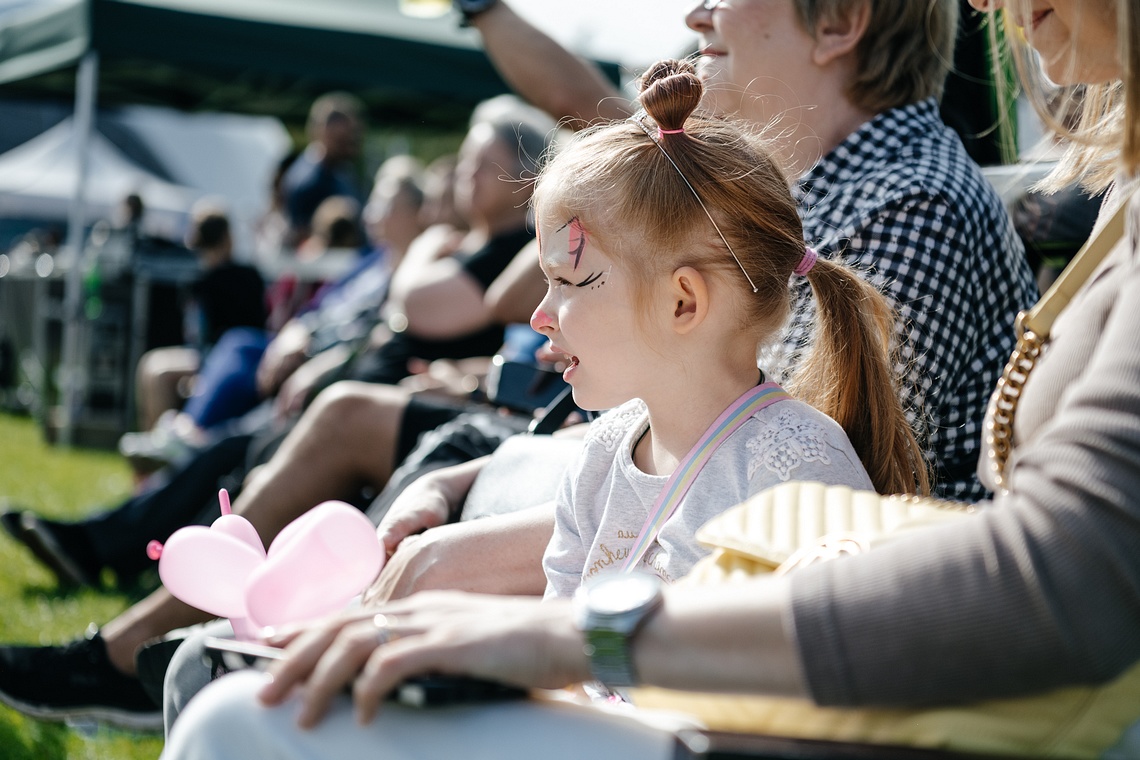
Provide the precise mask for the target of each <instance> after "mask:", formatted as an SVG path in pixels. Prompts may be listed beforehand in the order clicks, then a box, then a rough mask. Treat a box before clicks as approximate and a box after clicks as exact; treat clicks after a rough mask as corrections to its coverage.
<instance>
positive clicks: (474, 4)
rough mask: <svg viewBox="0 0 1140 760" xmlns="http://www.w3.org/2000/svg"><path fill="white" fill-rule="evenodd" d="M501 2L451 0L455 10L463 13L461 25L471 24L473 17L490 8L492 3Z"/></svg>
mask: <svg viewBox="0 0 1140 760" xmlns="http://www.w3.org/2000/svg"><path fill="white" fill-rule="evenodd" d="M497 2H499V0H451V3H452V5H454V6H455V10H457V11H459V12H460V13H461V14H463V18H462V19H461V20H460V22H459V24H460V26H470V24H471V19H473V18H475V17H476V16H478V15H479V14H480V13H482V12H483V11H486V10H487V9H489V8H490V7H491V6H492V5H494V4H495V3H497Z"/></svg>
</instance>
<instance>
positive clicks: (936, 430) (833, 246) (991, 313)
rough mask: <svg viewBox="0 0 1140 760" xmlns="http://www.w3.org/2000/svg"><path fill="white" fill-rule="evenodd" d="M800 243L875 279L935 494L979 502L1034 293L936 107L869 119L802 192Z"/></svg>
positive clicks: (775, 361)
mask: <svg viewBox="0 0 1140 760" xmlns="http://www.w3.org/2000/svg"><path fill="white" fill-rule="evenodd" d="M795 193H796V199H797V201H798V202H799V204H800V211H801V214H802V215H803V220H804V236H805V238H806V239H807V242H808V244H809V245H811V246H813V247H814V248H816V250H818V251H819V253H820V255H821V256H823V255H825V256H832V257H834V256H841V257H843V259H844V260H845V261H847V262H848V263H850V264H852V265H854V266H855V267H857V268H858V269H860V270H861V271H864V272H866V273H867V274H868V277H869V279H870V280H871V281H872V282H873V283H875V284H876V285H878V286H879V287H880V288H881V289H882V290H883V291H884V292H885V293H886V294H887V295H888V296H889V297H890V298H892V299H893V300H894V302H895V304H896V307H897V308H898V311H899V313H900V315H901V320H900V323H899V325H900V327H899V338H900V345H901V352H900V353H901V356H900V359H901V362H900V364H899V366H898V368H897V370H898V372H899V375H900V377H901V378H902V382H903V387H904V388H905V389H906V391H905V393H906V396H907V397H906V398H904V403H905V404H906V405H907V408H908V417H909V419H911V421H912V423H913V424H914V425H915V429H916V431H917V432H918V433H919V436H920V437H919V440H920V441H921V442H922V443H923V447H924V448H925V449H926V451H927V456H928V457H929V458H930V461H931V464H932V465H933V467H934V475H935V488H934V492H935V494H937V495H939V496H943V497H947V498H954V499H967V500H976V499H980V498H983V497H984V495H985V493H986V492H985V490H984V488H983V487H982V485H981V484H980V483H979V481H978V478H977V474H976V470H977V461H978V452H979V450H980V447H981V434H982V421H983V417H984V416H985V409H986V404H987V403H988V401H989V396H990V392H991V391H992V389H993V387H994V384H995V383H996V382H997V379H998V377H999V376H1000V375H1001V371H1002V368H1003V367H1004V365H1005V362H1006V360H1007V359H1009V355H1010V352H1011V351H1012V350H1013V345H1014V331H1013V324H1014V319H1015V318H1016V316H1017V313H1018V311H1019V310H1021V309H1023V308H1027V307H1029V306H1031V305H1032V304H1033V302H1034V300H1035V299H1036V297H1037V287H1036V285H1035V284H1034V281H1033V277H1032V275H1031V273H1030V270H1029V266H1028V264H1027V263H1026V261H1025V256H1024V252H1023V250H1022V246H1021V242H1020V240H1019V239H1018V238H1017V235H1016V234H1015V233H1014V230H1013V225H1012V223H1011V222H1010V219H1009V215H1008V214H1007V213H1006V210H1005V207H1004V206H1003V204H1002V201H1001V199H1000V198H999V197H998V195H997V193H996V192H994V190H993V188H992V187H991V186H990V184H989V183H988V182H987V181H986V180H985V178H984V177H982V175H981V172H980V171H979V170H978V167H977V166H976V165H975V164H974V163H973V161H971V160H970V158H969V157H968V156H967V155H966V151H965V150H964V149H963V147H962V144H961V142H960V141H959V140H958V137H957V136H956V135H955V134H954V133H953V132H952V131H951V130H950V129H949V128H948V127H947V126H946V125H945V124H944V123H943V122H942V119H941V117H939V115H938V106H937V104H936V103H935V102H934V101H933V100H926V101H923V102H920V103H914V104H911V105H909V106H905V107H902V108H896V109H893V110H891V111H887V112H885V113H882V114H880V115H878V116H877V117H875V118H874V119H873V120H871V121H869V122H867V123H866V124H864V125H863V126H862V127H861V128H860V129H859V130H857V131H856V132H854V133H853V134H851V135H850V136H849V137H848V138H847V139H846V140H844V141H843V142H842V143H841V144H840V145H839V146H838V147H836V148H835V149H834V150H833V151H831V152H830V153H829V154H828V155H827V156H825V157H824V158H823V159H822V160H821V161H820V162H819V164H818V165H816V167H815V168H814V169H812V170H811V171H810V172H808V173H807V174H806V175H805V176H804V177H803V178H802V179H801V181H800V183H799V187H798V188H797V189H796V190H795ZM813 312H814V306H813V304H812V302H811V298H810V287H808V286H807V283H806V282H804V283H803V284H802V287H801V290H800V292H799V296H798V300H797V302H796V304H795V305H794V307H793V317H792V320H791V324H790V327H789V331H788V333H787V334H786V336H785V338H786V339H785V340H784V341H783V343H782V345H779V346H776V347H775V348H774V349H770V350H768V351H766V352H765V353H764V354H762V357H761V365H762V366H764V367H765V368H766V369H768V370H769V371H771V372H774V373H775V374H777V375H778V376H782V375H784V374H786V368H787V367H788V366H791V363H792V362H794V360H795V354H796V353H797V352H798V351H799V350H800V348H797V347H801V348H802V346H804V345H805V344H806V342H807V339H808V334H809V328H810V325H811V322H812V315H813Z"/></svg>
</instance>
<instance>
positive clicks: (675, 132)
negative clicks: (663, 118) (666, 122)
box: [657, 127, 685, 139]
mask: <svg viewBox="0 0 1140 760" xmlns="http://www.w3.org/2000/svg"><path fill="white" fill-rule="evenodd" d="M684 132H685V128H684V127H681V128H680V129H662V128H661V127H658V128H657V138H658V139H660V138H662V137H664V136H665V135H680V134H683V133H684Z"/></svg>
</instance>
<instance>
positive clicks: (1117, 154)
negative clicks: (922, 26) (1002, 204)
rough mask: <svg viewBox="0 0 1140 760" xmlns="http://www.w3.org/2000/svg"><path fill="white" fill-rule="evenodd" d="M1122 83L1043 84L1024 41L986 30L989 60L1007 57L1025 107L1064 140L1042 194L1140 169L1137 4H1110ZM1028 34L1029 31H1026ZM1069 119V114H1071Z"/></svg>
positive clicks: (1097, 186) (1104, 182)
mask: <svg viewBox="0 0 1140 760" xmlns="http://www.w3.org/2000/svg"><path fill="white" fill-rule="evenodd" d="M1113 2H1115V5H1116V8H1117V14H1118V19H1117V30H1118V31H1117V44H1118V50H1119V55H1120V61H1121V66H1122V71H1123V74H1122V78H1121V79H1120V80H1117V81H1113V82H1107V83H1103V84H1087V85H1078V86H1073V87H1068V88H1063V89H1062V91H1061V92H1060V93H1058V88H1057V87H1056V86H1055V85H1053V84H1051V83H1050V82H1048V80H1047V79H1046V78H1045V75H1044V73H1043V72H1042V71H1041V68H1040V66H1038V65H1037V63H1036V61H1034V60H1033V58H1032V51H1031V49H1030V48H1029V46H1028V44H1027V43H1026V41H1025V40H1024V39H1023V38H1022V37H1021V35H1019V34H1017V33H1016V32H1014V31H1013V30H1011V29H1006V34H1005V35H999V34H998V31H997V25H996V24H992V25H991V45H992V46H993V47H994V50H995V55H994V59H995V61H998V60H999V59H1000V57H1001V56H1002V55H1003V53H1006V52H1007V51H1008V52H1012V53H1013V61H1014V64H1015V65H1016V67H1017V70H1018V74H1019V76H1020V78H1021V81H1022V84H1023V86H1024V88H1025V92H1026V94H1027V95H1028V96H1029V100H1030V102H1031V103H1032V104H1033V106H1034V108H1035V109H1036V110H1037V112H1038V114H1039V115H1040V116H1041V117H1042V119H1043V121H1044V122H1045V124H1046V125H1047V126H1048V127H1049V129H1051V130H1052V131H1053V132H1055V133H1056V134H1057V135H1058V136H1059V137H1061V138H1063V139H1064V140H1066V142H1067V145H1066V147H1065V152H1064V154H1063V156H1062V158H1061V161H1060V162H1059V163H1058V165H1057V168H1056V169H1054V170H1053V171H1052V172H1051V173H1050V174H1049V176H1048V177H1046V178H1045V180H1043V181H1042V182H1041V183H1040V185H1039V186H1040V187H1041V188H1042V189H1045V190H1058V189H1060V188H1062V187H1064V186H1065V185H1068V184H1071V183H1073V182H1076V181H1078V180H1079V181H1080V182H1081V184H1082V185H1083V186H1084V187H1085V188H1086V189H1088V190H1090V191H1094V192H1096V191H1100V190H1103V189H1104V188H1106V187H1108V186H1109V185H1110V184H1111V183H1112V181H1113V180H1114V179H1115V178H1116V175H1117V173H1118V172H1120V171H1123V172H1125V173H1126V174H1129V175H1131V174H1135V173H1136V172H1137V171H1138V170H1140V0H1113ZM1030 33H1031V32H1030ZM1074 114H1075V115H1074Z"/></svg>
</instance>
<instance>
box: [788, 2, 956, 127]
mask: <svg viewBox="0 0 1140 760" xmlns="http://www.w3.org/2000/svg"><path fill="white" fill-rule="evenodd" d="M858 3H869V4H870V12H871V18H870V20H869V21H868V23H867V31H866V32H865V33H864V35H863V38H862V39H861V40H859V44H858V45H857V47H856V49H855V54H856V59H857V61H858V63H857V69H856V72H855V76H854V78H853V79H852V81H851V82H850V84H849V85H848V88H847V96H848V98H850V100H851V102H852V103H853V104H854V105H856V106H858V107H860V108H862V109H864V110H867V111H871V112H872V113H881V112H882V111H886V110H888V109H891V108H897V107H899V106H905V105H908V104H910V103H917V102H918V101H920V100H925V99H927V98H930V97H941V96H942V88H943V86H944V85H945V83H946V75H947V74H948V73H949V71H950V66H951V65H952V63H953V59H954V38H955V35H956V33H957V30H958V3H957V0H902V1H901V2H899V1H898V0H896V2H886V1H885V0H795V6H796V11H797V13H798V15H799V19H800V24H801V25H802V26H803V28H804V29H805V30H806V31H807V32H808V33H809V34H814V33H815V29H816V26H817V25H818V24H819V21H820V19H830V18H835V17H837V16H839V15H841V14H843V13H846V12H848V11H849V10H850V9H851V8H853V7H854V6H855V5H856V4H858Z"/></svg>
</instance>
